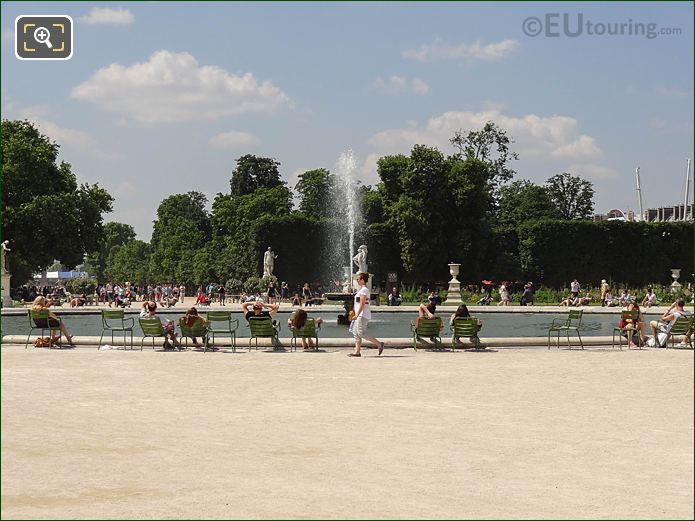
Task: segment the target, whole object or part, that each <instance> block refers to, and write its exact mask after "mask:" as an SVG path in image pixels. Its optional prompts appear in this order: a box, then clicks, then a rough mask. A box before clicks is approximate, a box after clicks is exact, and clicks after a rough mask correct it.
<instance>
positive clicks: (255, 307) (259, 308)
mask: <svg viewBox="0 0 695 521" xmlns="http://www.w3.org/2000/svg"><path fill="white" fill-rule="evenodd" d="M249 306H252V308H251V309H249ZM241 308H242V309H243V310H244V316H245V317H246V320H247V321H248V319H250V318H251V317H272V316H275V314H276V313H277V312H278V310H279V309H280V305H279V304H266V303H265V302H263V299H262V298H260V297H258V298H257V299H256V300H255V301H254V302H244V303H243V304H242V305H241ZM266 309H267V310H268V311H266ZM273 323H275V322H273Z"/></svg>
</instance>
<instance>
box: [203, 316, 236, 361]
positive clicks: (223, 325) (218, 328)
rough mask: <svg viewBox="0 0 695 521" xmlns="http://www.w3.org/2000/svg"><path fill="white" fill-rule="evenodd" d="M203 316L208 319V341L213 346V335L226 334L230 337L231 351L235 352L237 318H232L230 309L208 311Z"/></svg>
mask: <svg viewBox="0 0 695 521" xmlns="http://www.w3.org/2000/svg"><path fill="white" fill-rule="evenodd" d="M205 317H206V318H207V321H208V343H209V344H210V345H212V346H214V345H215V335H227V334H228V335H229V336H230V338H231V339H232V351H233V352H236V330H237V329H238V328H239V320H238V319H236V318H232V313H231V311H208V312H207V313H206V315H205ZM206 349H207V346H206Z"/></svg>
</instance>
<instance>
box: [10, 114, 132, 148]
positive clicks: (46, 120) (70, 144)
mask: <svg viewBox="0 0 695 521" xmlns="http://www.w3.org/2000/svg"><path fill="white" fill-rule="evenodd" d="M18 116H19V119H28V120H29V121H31V122H32V123H34V124H35V125H36V126H37V127H38V129H39V130H40V131H41V133H42V134H44V135H46V136H48V138H50V139H51V141H55V142H56V143H58V144H59V145H60V148H61V151H64V150H69V151H79V152H81V153H87V154H89V155H92V156H94V157H96V158H98V159H101V160H104V161H111V160H114V159H119V158H120V155H119V154H117V153H115V152H113V151H111V150H107V149H105V148H103V147H101V146H100V145H99V143H98V142H97V140H96V139H94V138H93V137H92V136H90V135H89V134H87V133H86V132H82V131H81V130H76V129H73V128H68V127H64V126H62V125H59V124H58V123H56V122H55V121H53V120H52V119H51V109H50V108H49V107H48V106H46V105H35V106H33V107H27V108H24V109H22V110H20V111H19V113H18Z"/></svg>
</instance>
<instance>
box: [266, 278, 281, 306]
mask: <svg viewBox="0 0 695 521" xmlns="http://www.w3.org/2000/svg"><path fill="white" fill-rule="evenodd" d="M277 295H278V292H277V289H276V288H275V284H273V282H269V283H268V287H267V288H266V296H267V297H268V303H269V304H275V299H276V298H277Z"/></svg>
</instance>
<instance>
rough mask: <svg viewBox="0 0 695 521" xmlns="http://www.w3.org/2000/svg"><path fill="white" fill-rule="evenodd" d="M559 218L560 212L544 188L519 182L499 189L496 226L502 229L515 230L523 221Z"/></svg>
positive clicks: (523, 181) (522, 181)
mask: <svg viewBox="0 0 695 521" xmlns="http://www.w3.org/2000/svg"><path fill="white" fill-rule="evenodd" d="M559 217H560V212H559V211H558V210H557V208H556V207H555V205H554V203H553V201H552V200H551V198H550V195H549V194H548V189H547V187H545V186H539V185H537V184H534V183H532V182H531V181H526V180H521V181H514V182H512V183H510V184H508V185H506V186H502V187H501V188H500V200H499V206H498V209H497V224H498V226H500V227H502V228H516V227H517V226H518V225H519V224H521V223H523V222H525V221H531V220H537V219H558V218H559Z"/></svg>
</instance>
